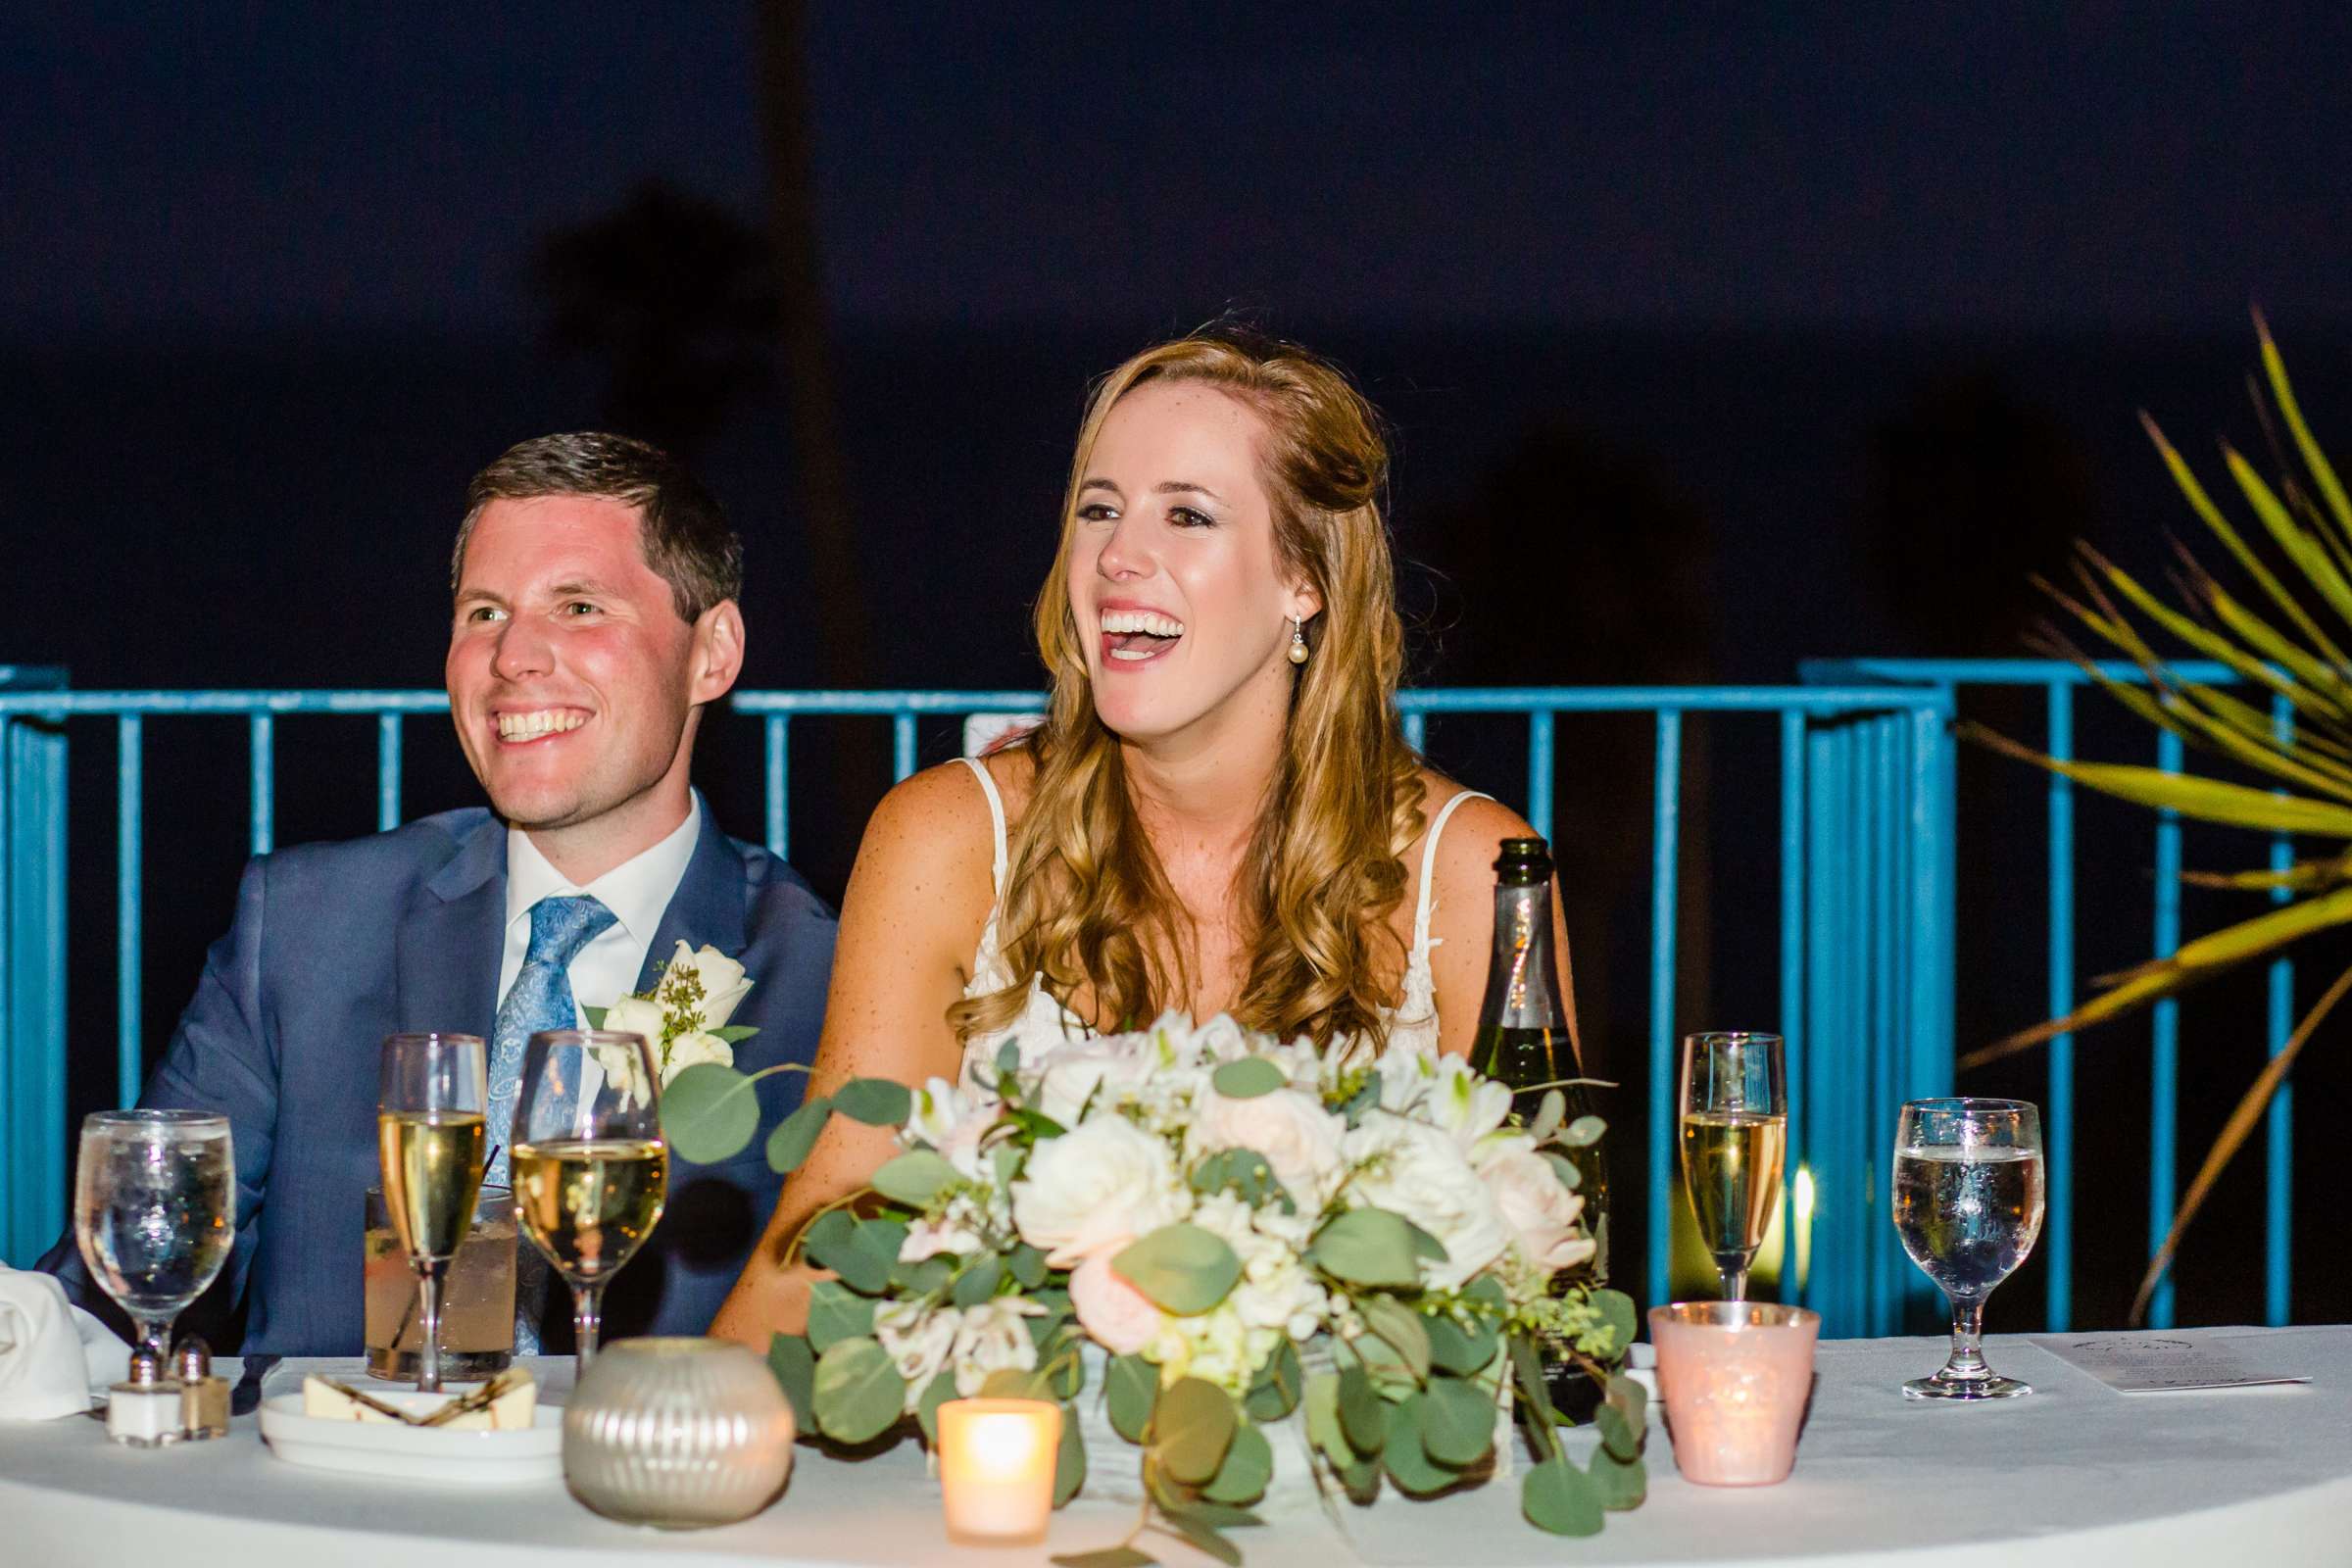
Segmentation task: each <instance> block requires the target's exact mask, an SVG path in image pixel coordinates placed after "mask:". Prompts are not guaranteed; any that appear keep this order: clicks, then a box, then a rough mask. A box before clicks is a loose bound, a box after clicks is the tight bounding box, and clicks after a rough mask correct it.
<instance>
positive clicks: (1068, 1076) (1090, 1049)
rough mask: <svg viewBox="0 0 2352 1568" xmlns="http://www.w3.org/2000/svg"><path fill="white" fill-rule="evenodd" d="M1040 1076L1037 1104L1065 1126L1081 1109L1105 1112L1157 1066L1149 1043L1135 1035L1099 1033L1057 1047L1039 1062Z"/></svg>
mask: <svg viewBox="0 0 2352 1568" xmlns="http://www.w3.org/2000/svg"><path fill="white" fill-rule="evenodd" d="M1037 1066H1038V1068H1040V1069H1042V1070H1043V1076H1042V1078H1041V1079H1040V1080H1039V1083H1038V1087H1037V1108H1038V1109H1039V1110H1041V1111H1043V1112H1045V1114H1046V1115H1048V1116H1050V1117H1052V1118H1053V1119H1054V1120H1055V1121H1057V1122H1059V1123H1060V1124H1061V1125H1062V1126H1064V1127H1075V1126H1077V1125H1078V1123H1079V1120H1080V1113H1081V1112H1082V1111H1086V1110H1087V1109H1089V1105H1090V1102H1091V1105H1092V1108H1093V1109H1094V1110H1097V1111H1107V1110H1110V1109H1112V1108H1113V1107H1115V1106H1116V1105H1117V1103H1119V1102H1120V1101H1121V1100H1123V1099H1125V1098H1127V1097H1128V1096H1131V1095H1133V1094H1135V1093H1136V1092H1137V1091H1139V1090H1141V1089H1142V1088H1143V1087H1144V1086H1145V1085H1146V1084H1148V1083H1149V1082H1151V1080H1152V1072H1153V1071H1154V1070H1155V1069H1156V1068H1157V1067H1158V1066H1159V1060H1158V1056H1157V1054H1155V1053H1154V1052H1153V1051H1152V1046H1151V1043H1150V1042H1149V1041H1148V1040H1144V1039H1142V1038H1140V1037H1138V1036H1134V1035H1103V1036H1099V1037H1097V1038H1095V1039H1092V1040H1079V1041H1071V1042H1069V1043H1068V1044H1066V1045H1059V1046H1055V1047H1054V1049H1053V1050H1051V1051H1049V1052H1047V1053H1046V1054H1045V1055H1044V1057H1043V1058H1041V1059H1040V1060H1039V1062H1038V1063H1037Z"/></svg>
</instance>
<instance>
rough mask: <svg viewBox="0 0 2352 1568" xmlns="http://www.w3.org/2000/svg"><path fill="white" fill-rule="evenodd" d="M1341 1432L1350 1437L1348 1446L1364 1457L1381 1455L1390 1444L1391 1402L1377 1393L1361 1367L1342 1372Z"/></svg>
mask: <svg viewBox="0 0 2352 1568" xmlns="http://www.w3.org/2000/svg"><path fill="white" fill-rule="evenodd" d="M1340 1430H1341V1431H1342V1432H1344V1433H1346V1434H1347V1437H1348V1447H1349V1448H1351V1449H1353V1450H1354V1451H1355V1452H1357V1453H1360V1454H1367V1455H1369V1454H1375V1453H1378V1452H1380V1450H1381V1447H1382V1446H1383V1445H1384V1444H1385V1443H1386V1442H1387V1441H1388V1435H1389V1406H1388V1402H1387V1401H1386V1400H1384V1399H1383V1398H1381V1397H1380V1396H1379V1394H1377V1393H1376V1392H1374V1390H1373V1388H1372V1379H1371V1377H1370V1376H1369V1375H1368V1374H1366V1373H1365V1371H1364V1369H1363V1368H1362V1367H1361V1366H1350V1367H1346V1368H1344V1369H1342V1371H1341V1372H1340Z"/></svg>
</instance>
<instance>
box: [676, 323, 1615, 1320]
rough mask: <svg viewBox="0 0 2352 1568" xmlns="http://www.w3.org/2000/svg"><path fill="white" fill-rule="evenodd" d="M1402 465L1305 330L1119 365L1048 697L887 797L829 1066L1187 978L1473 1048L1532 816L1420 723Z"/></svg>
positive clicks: (832, 1193)
mask: <svg viewBox="0 0 2352 1568" xmlns="http://www.w3.org/2000/svg"><path fill="white" fill-rule="evenodd" d="M1387 468H1388V454H1387V451H1386V448H1385V446H1384V445H1383V443H1382V440H1381V437H1380V434H1379V430H1378V423H1377V418H1376V416H1375V415H1374V413H1373V411H1372V409H1371V407H1370V406H1369V405H1368V404H1366V403H1365V401H1364V400H1363V398H1362V397H1361V396H1360V395H1359V394H1358V393H1357V392H1356V391H1355V389H1354V388H1353V387H1351V386H1350V385H1349V384H1348V381H1347V379H1346V378H1345V377H1344V376H1342V375H1341V374H1340V373H1339V372H1338V371H1336V370H1335V369H1333V368H1331V367H1330V366H1328V365H1327V364H1325V363H1324V362H1323V361H1321V360H1319V359H1317V358H1316V357H1314V356H1313V355H1311V354H1309V353H1307V352H1306V351H1304V350H1302V349H1299V348H1298V347H1296V346H1293V345H1289V344H1282V343H1273V342H1265V341H1256V340H1244V339H1235V338H1226V337H1205V336H1204V337H1190V338H1183V339H1179V340H1177V341H1174V342H1171V343H1166V344H1162V345H1160V346H1159V347H1157V348H1153V349H1150V350H1147V351H1146V352H1144V353H1142V354H1139V355H1137V356H1136V357H1135V358H1133V359H1131V360H1129V361H1128V362H1127V363H1126V364H1124V365H1122V366H1120V367H1119V368H1117V369H1116V370H1114V371H1112V372H1111V373H1110V375H1108V376H1107V377H1105V378H1104V380H1103V383H1102V384H1101V386H1100V387H1099V388H1098V389H1097V391H1096V393H1095V396H1094V399H1093V401H1092V403H1091V404H1090V406H1089V408H1088V411H1087V416H1086V419H1085V422H1084V424H1083V425H1082V426H1081V428H1080V431H1079V437H1078V450H1077V456H1076V460H1075V462H1074V464H1073V466H1072V468H1071V475H1070V488H1069V493H1068V498H1067V501H1066V503H1065V505H1064V508H1063V514H1062V520H1061V543H1060V549H1059V552H1058V554H1057V555H1056V557H1055V560H1054V570H1053V575H1052V576H1051V577H1050V578H1049V579H1048V581H1047V583H1046V587H1045V591H1044V592H1043V594H1042V595H1041V596H1040V598H1039V602H1038V607H1037V613H1036V623H1037V625H1036V629H1037V638H1038V644H1039V647H1040V650H1041V651H1042V653H1043V654H1044V657H1045V662H1046V666H1047V670H1048V673H1049V675H1050V676H1051V678H1052V681H1053V693H1052V697H1051V704H1050V711H1049V713H1048V716H1047V719H1046V722H1045V723H1044V725H1043V726H1042V727H1040V728H1039V729H1038V730H1036V731H1034V732H1032V733H1030V734H1029V735H1027V736H1025V737H1023V738H1021V739H1019V740H1016V741H1015V742H1013V743H1012V744H1010V745H1008V746H1005V747H1004V748H1002V749H1000V750H999V751H997V752H996V753H995V754H994V755H992V756H990V757H988V758H986V759H983V760H976V761H968V762H966V761H956V762H949V763H946V764H944V765H942V766H939V767H934V768H931V769H929V770H927V771H925V772H922V773H918V774H916V775H915V776H913V777H912V778H909V779H907V781H906V782H905V783H903V784H901V785H899V786H898V787H897V788H896V789H894V790H892V791H891V793H890V794H889V795H888V796H887V797H885V798H884V800H883V802H882V804H881V806H880V807H878V808H877V809H876V810H875V812H874V816H873V819H872V821H871V822H870V823H868V824H867V827H866V831H865V837H864V840H863V842H862V843H861V844H860V846H859V848H858V862H857V867H856V869H855V870H854V871H853V872H852V873H851V877H850V885H849V891H848V893H847V895H846V897H845V898H844V900H843V906H842V913H841V934H840V939H839V945H838V947H837V950H836V956H835V959H834V966H833V980H832V989H831V994H830V997H829V999H828V1001H827V1004H826V1013H825V1025H824V1035H823V1039H822V1043H821V1044H820V1046H819V1048H818V1052H817V1057H816V1063H815V1069H814V1073H813V1076H812V1078H811V1080H810V1082H809V1094H810V1095H812V1096H813V1095H821V1094H827V1093H830V1092H831V1091H832V1090H833V1089H834V1088H836V1087H837V1086H839V1085H840V1084H841V1083H843V1082H844V1081H846V1080H848V1079H850V1078H855V1077H884V1078H891V1079H895V1080H897V1081H899V1082H902V1083H907V1084H920V1083H923V1082H925V1081H926V1080H928V1079H931V1078H946V1079H951V1080H952V1079H955V1078H956V1077H957V1076H958V1075H959V1070H960V1066H961V1063H962V1059H963V1057H964V1054H965V1053H966V1052H967V1051H970V1052H975V1053H985V1054H988V1055H989V1056H991V1057H993V1055H994V1054H995V1052H996V1051H997V1049H998V1048H999V1046H1000V1044H1001V1042H1002V1041H1004V1040H1005V1038H1006V1037H1008V1036H1009V1037H1013V1038H1016V1039H1018V1040H1019V1041H1020V1042H1021V1045H1022V1050H1023V1052H1024V1054H1025V1055H1030V1056H1034V1055H1035V1054H1037V1053H1038V1052H1040V1051H1042V1050H1046V1049H1050V1048H1051V1047H1052V1046H1053V1045H1054V1043H1056V1042H1058V1041H1060V1040H1062V1039H1065V1038H1069V1039H1076V1038H1083V1037H1084V1036H1086V1035H1087V1034H1089V1033H1091V1032H1094V1031H1097V1030H1103V1031H1108V1030H1116V1029H1120V1028H1141V1027H1143V1026H1144V1025H1146V1024H1149V1023H1150V1022H1151V1021H1152V1019H1154V1018H1156V1017H1157V1016H1158V1015H1159V1014H1160V1013H1161V1012H1162V1011H1165V1010H1167V1009H1168V1008H1171V1007H1173V1008H1181V1009H1182V1010H1184V1011H1187V1012H1190V1013H1191V1014H1193V1016H1195V1017H1197V1018H1203V1019H1205V1018H1208V1017H1211V1016H1213V1015H1215V1014H1217V1013H1221V1012H1223V1013H1231V1014H1232V1015H1233V1016H1234V1017H1235V1018H1237V1019H1239V1020H1240V1021H1241V1022H1242V1023H1243V1024H1245V1025H1247V1026H1249V1027H1250V1028H1252V1029H1258V1030H1263V1031H1265V1032H1267V1033H1270V1034H1273V1035H1276V1036H1278V1037H1281V1038H1284V1039H1290V1038H1295V1037H1297V1036H1300V1035H1304V1036H1306V1037H1308V1038H1310V1039H1312V1040H1314V1041H1315V1042H1316V1043H1317V1044H1318V1045H1321V1046H1324V1047H1326V1048H1327V1049H1339V1050H1362V1051H1377V1050H1379V1049H1380V1048H1381V1047H1382V1046H1383V1045H1385V1044H1388V1043H1391V1042H1399V1041H1409V1042H1412V1043H1416V1044H1427V1043H1434V1044H1435V1045H1436V1046H1437V1047H1438V1048H1439V1049H1441V1050H1445V1051H1450V1052H1457V1053H1458V1052H1463V1051H1467V1050H1468V1049H1469V1046H1470V1042H1471V1036H1472V1034H1473V1032H1474V1031H1475V1028H1476V1024H1477V1014H1478V1008H1479V1004H1480V1001H1481V999H1482V997H1483V994H1484V989H1485V982H1486V967H1487V956H1488V948H1489V943H1490V940H1491V937H1492V935H1493V924H1494V913H1493V907H1494V903H1493V899H1492V897H1491V891H1492V889H1493V886H1494V876H1493V870H1492V866H1493V862H1494V860H1495V854H1496V847H1497V845H1498V843H1499V842H1500V841H1501V840H1503V839H1505V838H1516V837H1524V836H1527V835H1528V834H1529V833H1530V832H1531V831H1532V830H1531V829H1530V828H1529V827H1528V825H1527V824H1526V823H1525V822H1524V821H1523V820H1521V819H1520V817H1519V815H1518V813H1516V812H1514V811H1512V810H1510V809H1507V808H1505V807H1503V806H1500V805H1498V804H1497V803H1495V801H1493V800H1491V799H1489V798H1488V797H1486V796H1483V795H1478V794H1474V793H1471V792H1466V791H1464V790H1463V789H1462V788H1461V787H1460V786H1459V785H1457V784H1455V783H1453V782H1452V781H1450V780H1448V779H1446V778H1445V777H1444V776H1442V775H1440V774H1438V773H1436V772H1434V771H1432V770H1431V769H1429V768H1427V767H1425V766H1423V765H1422V764H1421V760H1420V759H1419V757H1418V756H1416V755H1415V754H1414V752H1413V751H1412V749H1411V748H1410V747H1408V746H1407V745H1406V744H1405V742H1404V737H1403V733H1402V730H1401V728H1400V726H1399V724H1398V722H1397V711H1396V703H1395V698H1396V692H1397V679H1398V675H1399V671H1400V668H1401V665H1402V662H1403V634H1402V629H1401V627H1400V626H1399V624H1398V621H1397V608H1396V580H1395V568H1394V565H1393V564H1392V561H1391V558H1390V553H1389V542H1388V533H1387V525H1386V523H1385V522H1384V520H1383V518H1382V516H1381V512H1380V497H1381V494H1382V491H1383V488H1384V485H1385V481H1386V477H1387ZM1553 907H1554V908H1555V909H1556V908H1557V907H1559V901H1558V900H1557V899H1556V898H1555V899H1554V900H1553ZM1554 918H1555V920H1556V918H1557V917H1556V915H1555V917H1554ZM1554 936H1555V940H1556V942H1557V945H1558V952H1559V953H1560V955H1561V960H1562V963H1563V965H1564V964H1565V963H1566V956H1567V951H1568V949H1567V939H1566V934H1565V932H1563V931H1555V933H1554ZM1571 1016H1572V1017H1573V1011H1572V1013H1571ZM1572 1028H1573V1025H1572ZM1586 1066H1587V1070H1591V1068H1592V1067H1593V1063H1591V1062H1588V1063H1587V1064H1586ZM891 1138H892V1135H891V1134H890V1133H889V1132H888V1131H887V1130H883V1129H875V1128H868V1127H863V1126H860V1125H858V1124H857V1123H854V1122H851V1121H849V1120H847V1119H846V1118H843V1117H838V1116H837V1117H834V1118H833V1119H832V1120H831V1122H830V1123H829V1124H828V1126H827V1128H826V1130H825V1133H824V1135H823V1137H822V1138H821V1139H820V1140H819V1142H818V1144H817V1146H816V1149H815V1151H814V1152H813V1153H812V1154H811V1155H810V1157H809V1160H808V1162H807V1163H806V1164H805V1165H804V1166H803V1167H802V1168H801V1169H800V1171H798V1172H797V1173H796V1174H795V1175H794V1176H793V1177H792V1178H791V1179H790V1180H788V1181H787V1182H786V1183H785V1184H784V1191H783V1194H782V1197H781V1198H780V1199H779V1201H778V1202H777V1205H776V1211H775V1213H774V1215H773V1217H772V1218H771V1219H770V1221H769V1224H768V1230H767V1235H766V1238H765V1240H764V1241H763V1242H762V1244H761V1246H760V1248H759V1249H757V1250H755V1251H754V1253H753V1255H752V1260H751V1262H750V1263H749V1265H747V1267H746V1268H745V1270H744V1274H743V1277H742V1278H741V1279H740V1280H739V1281H738V1282H737V1283H736V1286H735V1289H734V1292H733V1293H732V1294H731V1295H730V1296H729V1297H728V1299H727V1302H726V1304H725V1306H724V1307H722V1308H721V1310H720V1312H719V1315H718V1319H717V1321H716V1322H715V1323H714V1324H713V1325H712V1332H713V1333H716V1334H721V1335H726V1336H728V1337H731V1338H736V1339H740V1340H743V1341H745V1342H746V1343H748V1344H750V1345H752V1346H754V1347H755V1348H760V1349H762V1350H764V1349H765V1348H766V1345H767V1341H768V1337H769V1335H770V1333H771V1332H775V1331H783V1332H787V1333H797V1332H799V1331H800V1330H801V1329H802V1327H803V1325H804V1323H805V1322H806V1318H807V1312H808V1292H809V1283H810V1281H811V1279H812V1278H813V1277H814V1276H813V1275H812V1274H811V1273H810V1271H809V1269H808V1267H807V1266H806V1265H796V1266H795V1267H794V1268H792V1269H781V1268H779V1267H778V1266H777V1259H778V1258H779V1257H780V1256H781V1255H782V1252H783V1249H784V1246H785V1244H786V1242H787V1241H788V1240H789V1239H790V1238H791V1237H792V1236H793V1235H794V1234H795V1233H796V1232H797V1231H798V1230H799V1228H800V1227H801V1225H802V1224H804V1223H805V1222H806V1221H807V1220H808V1219H809V1217H810V1216H811V1215H813V1214H815V1213H816V1212H817V1211H818V1210H819V1209H821V1208H823V1207H825V1206H826V1205H827V1204H828V1203H830V1202H832V1201H835V1200H837V1199H839V1198H841V1197H842V1196H844V1195H846V1194H848V1193H850V1192H853V1191H855V1190H856V1189H857V1188H858V1186H860V1185H861V1184H862V1183H863V1181H864V1180H865V1178H866V1177H867V1176H868V1175H869V1174H870V1173H871V1172H872V1171H873V1170H874V1169H875V1167H876V1166H878V1165H879V1164H880V1163H881V1162H882V1161H883V1160H884V1159H886V1158H887V1157H889V1154H890V1153H891V1152H892V1144H891Z"/></svg>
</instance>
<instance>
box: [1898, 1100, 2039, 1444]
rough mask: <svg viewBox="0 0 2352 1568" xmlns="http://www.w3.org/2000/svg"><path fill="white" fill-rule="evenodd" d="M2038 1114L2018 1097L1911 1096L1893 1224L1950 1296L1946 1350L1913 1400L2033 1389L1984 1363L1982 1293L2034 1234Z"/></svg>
mask: <svg viewBox="0 0 2352 1568" xmlns="http://www.w3.org/2000/svg"><path fill="white" fill-rule="evenodd" d="M2041 1181H2042V1177H2041V1113H2040V1112H2039V1111H2037V1110H2035V1109H2034V1107H2033V1106H2032V1105H2030V1104H2028V1103H2025V1102H2024V1101H2022V1100H1914V1101H1912V1102H1910V1103H1908V1104H1906V1105H1904V1106H1903V1110H1902V1115H1901V1118H1900V1119H1899V1121H1898V1122H1897V1123H1896V1127H1895V1134H1894V1228H1895V1231H1896V1233H1897V1234H1898V1235H1900V1236H1901V1237H1902V1239H1903V1250H1904V1251H1906V1252H1909V1253H1910V1254H1911V1261H1912V1262H1914V1263H1917V1264H1918V1265H1919V1266H1920V1268H1921V1269H1922V1270H1924V1271H1925V1272H1926V1274H1927V1276H1928V1278H1930V1279H1932V1280H1934V1281H1935V1282H1936V1284H1937V1285H1938V1286H1940V1287H1941V1288H1942V1290H1943V1294H1944V1295H1945V1296H1946V1297H1948V1298H1949V1299H1951V1303H1952V1353H1951V1358H1950V1359H1949V1360H1947V1361H1945V1362H1944V1364H1943V1368H1942V1370H1941V1371H1939V1372H1937V1373H1936V1375H1935V1376H1934V1377H1926V1378H1915V1379H1913V1380H1912V1381H1911V1382H1909V1383H1906V1384H1904V1385H1903V1393H1904V1394H1906V1395H1908V1396H1909V1397H1912V1398H1914V1399H2006V1398H2010V1397H2014V1396H2016V1395H2020V1394H2031V1393H2033V1392H2034V1390H2033V1389H2032V1388H2031V1387H2030V1386H2029V1385H2027V1384H2024V1383H2020V1382H2019V1381H2018V1380H2017V1379H2015V1378H2005V1377H2001V1376H1999V1375H1998V1374H1996V1373H1995V1372H1994V1371H1993V1370H1992V1369H1991V1368H1990V1367H1988V1366H1986V1365H1985V1352H1984V1350H1983V1349H1982V1348H1981V1347H1980V1342H1981V1341H1982V1339H1983V1337H1984V1332H1985V1298H1986V1297H1988V1296H1990V1295H1991V1294H1992V1289H1993V1287H1994V1286H1996V1285H1998V1284H2000V1283H2001V1281H2003V1280H2005V1279H2007V1278H2008V1277H2009V1274H2010V1271H2011V1270H2012V1269H2014V1268H2016V1267H2017V1265H2018V1264H2020V1263H2022V1262H2024V1261H2025V1260H2026V1254H2027V1253H2029V1252H2031V1251H2033V1250H2034V1238H2035V1237H2037V1236H2039V1235H2040V1234H2041V1202H2042V1186H2041Z"/></svg>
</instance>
